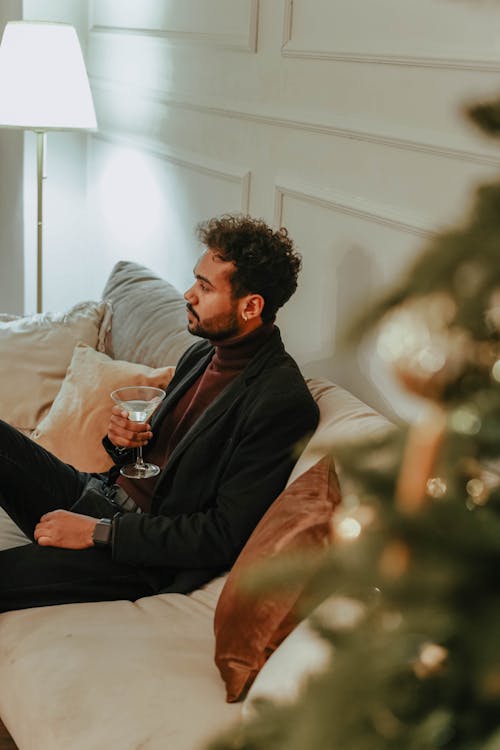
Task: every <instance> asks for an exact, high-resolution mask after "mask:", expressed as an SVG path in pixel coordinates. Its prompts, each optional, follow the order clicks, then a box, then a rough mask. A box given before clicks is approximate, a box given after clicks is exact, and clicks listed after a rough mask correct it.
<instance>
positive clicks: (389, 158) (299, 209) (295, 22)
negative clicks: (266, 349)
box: [88, 0, 500, 412]
mask: <svg viewBox="0 0 500 750" xmlns="http://www.w3.org/2000/svg"><path fill="white" fill-rule="evenodd" d="M90 21H91V28H90V33H89V58H88V65H89V70H90V73H91V76H92V85H93V90H94V95H95V99H96V103H97V106H98V113H99V120H100V127H101V132H100V134H99V135H98V136H97V137H95V138H93V145H92V154H91V163H90V175H91V183H92V187H93V197H94V198H95V202H94V208H93V210H92V217H93V222H94V223H93V231H94V235H93V242H92V252H93V253H94V256H93V257H94V260H95V262H96V263H97V262H100V263H101V266H102V268H103V269H104V270H105V271H106V272H107V271H108V270H109V269H110V268H111V265H112V263H113V262H114V261H115V260H117V259H118V258H120V257H126V258H133V259H136V260H139V261H140V260H142V261H143V262H145V263H147V264H148V265H151V266H153V267H154V268H155V269H156V270H157V271H158V272H160V273H161V274H164V275H166V276H168V277H169V278H170V279H171V280H172V281H173V282H174V283H175V284H177V285H178V286H179V287H180V288H184V287H185V286H187V285H188V284H189V283H190V275H191V268H192V265H193V262H194V259H195V257H196V254H197V252H198V250H197V248H196V245H195V243H194V241H193V234H192V228H193V226H194V225H195V224H196V222H197V221H199V220H200V219H203V218H206V217H208V216H210V215H212V214H215V213H220V212H223V211H234V210H245V211H246V210H248V211H249V212H250V213H252V214H254V215H258V216H261V217H263V218H264V219H266V220H267V221H269V222H274V223H275V224H277V225H278V224H285V225H286V226H287V227H288V228H289V229H290V232H291V234H292V236H293V237H294V238H295V239H296V241H297V243H298V245H299V247H300V249H301V250H302V253H303V258H304V270H303V273H302V277H301V285H300V288H299V291H298V292H297V295H296V297H295V298H294V299H293V300H292V301H291V302H290V303H289V305H288V306H287V307H286V308H285V310H284V311H283V313H282V314H281V315H280V321H279V322H280V324H281V326H282V329H283V330H284V333H285V335H286V338H287V342H288V345H289V348H290V350H291V352H292V353H293V354H294V355H295V356H296V357H297V359H298V360H299V362H300V363H301V365H302V366H303V368H304V371H305V372H306V373H308V374H314V375H319V374H324V375H327V376H329V377H332V378H334V379H335V380H337V382H340V383H342V384H344V385H346V386H347V387H349V388H351V389H352V390H353V391H354V392H356V393H357V394H358V395H360V396H361V397H362V398H364V399H365V400H367V401H368V402H370V403H372V404H374V405H375V406H377V407H378V408H381V409H382V410H384V411H386V412H390V402H392V401H393V395H394V394H393V391H392V387H393V386H392V385H389V386H388V383H387V380H386V378H385V376H384V375H383V374H381V369H382V368H381V366H380V365H379V363H377V362H376V361H374V360H373V358H371V357H370V359H369V360H367V359H366V357H365V358H364V359H363V357H362V356H361V355H360V354H359V353H357V352H345V351H341V350H340V347H339V338H340V335H341V333H342V331H343V329H344V327H345V324H346V322H347V321H348V320H350V319H351V316H352V314H353V313H355V312H356V311H357V310H359V308H360V307H362V306H363V305H364V304H365V303H366V302H367V301H369V300H370V299H372V298H373V297H374V295H376V294H377V293H378V292H379V291H380V289H381V287H383V286H384V285H386V284H388V283H390V282H391V281H392V280H393V279H394V277H395V276H396V275H397V274H398V273H399V271H400V269H401V268H403V267H404V266H405V265H406V264H407V262H408V259H409V258H410V257H412V256H413V255H414V254H415V253H416V252H417V251H418V249H419V248H420V247H421V246H422V243H423V242H424V241H425V239H426V238H427V237H428V236H430V235H431V234H432V232H433V231H434V230H435V229H436V228H437V227H439V226H442V225H444V224H447V223H450V222H455V221H456V220H457V219H458V218H459V217H460V216H461V215H462V213H463V210H464V207H465V206H466V205H467V203H468V199H469V195H470V191H471V188H472V186H474V185H475V184H476V183H477V182H479V181H482V180H485V179H488V178H489V177H491V176H492V175H494V174H495V173H496V172H497V169H498V166H499V164H500V154H499V152H498V151H494V150H493V147H492V146H490V145H489V144H488V143H484V142H483V141H482V140H481V139H480V137H479V136H478V135H477V134H476V133H475V132H473V130H472V128H471V127H469V126H468V125H467V124H466V122H465V120H464V119H463V117H462V116H461V107H462V105H463V103H464V102H465V101H468V100H470V99H473V98H475V97H477V96H480V95H483V94H484V95H489V94H490V93H491V92H495V91H496V90H497V89H498V86H499V83H500V76H499V73H500V51H499V48H498V43H497V38H496V36H495V34H496V29H498V28H499V23H500V5H499V4H498V3H494V2H490V1H489V0H485V1H484V2H481V3H477V2H466V1H464V2H446V3H443V2H442V0H406V2H405V3H397V4H395V3H394V0H371V2H366V0H293V2H292V0H260V2H259V0H209V1H208V0H183V2H182V3H176V2H174V0H166V1H164V2H160V1H159V0H147V1H145V0H143V1H142V2H141V3H137V2H134V1H133V0H98V1H97V2H94V3H93V7H92V10H91V14H90ZM133 148H135V149H137V151H136V152H135V153H134V152H133V151H131V150H130V149H133ZM127 149H128V151H127ZM127 160H128V161H127ZM97 286H98V285H97V279H96V284H95V291H97ZM387 387H390V389H391V391H390V393H389V394H387V393H386V394H385V396H384V395H382V394H381V393H380V388H382V389H386V388H387ZM399 408H400V407H399V406H398V409H399ZM401 408H403V407H402V406H401Z"/></svg>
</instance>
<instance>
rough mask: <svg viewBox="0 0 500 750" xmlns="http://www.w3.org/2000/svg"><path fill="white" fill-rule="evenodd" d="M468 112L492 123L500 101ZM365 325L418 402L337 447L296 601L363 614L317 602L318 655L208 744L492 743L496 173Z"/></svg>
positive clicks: (497, 553)
mask: <svg viewBox="0 0 500 750" xmlns="http://www.w3.org/2000/svg"><path fill="white" fill-rule="evenodd" d="M470 115H471V117H472V118H473V119H474V120H475V122H476V123H477V124H479V125H480V126H481V127H482V128H483V130H486V131H488V132H490V133H491V134H492V135H493V136H495V135H496V136H499V135H500V101H499V102H496V103H494V104H492V105H485V106H480V107H476V108H474V109H473V110H471V112H470ZM374 324H376V325H377V326H378V327H379V330H380V333H379V349H380V351H381V353H382V354H383V355H384V356H385V357H386V358H387V359H388V360H389V361H390V362H391V363H392V366H393V367H394V370H395V372H396V373H397V375H398V377H399V378H400V379H401V381H402V382H403V383H404V384H405V385H406V386H407V387H408V388H409V389H410V390H411V391H412V392H414V393H417V394H419V395H420V396H422V397H424V398H425V400H426V404H427V406H426V408H425V414H424V416H423V419H422V420H421V421H420V422H419V423H418V424H415V425H412V426H410V427H408V429H406V430H403V431H401V432H399V431H398V432H397V434H396V433H391V434H389V435H385V437H383V438H381V439H380V440H379V441H378V442H377V443H374V442H371V443H366V444H361V445H358V446H357V447H356V450H355V451H353V450H352V448H351V447H349V448H348V449H347V448H346V449H345V450H344V451H342V449H341V448H336V450H335V457H336V459H338V461H339V463H340V465H341V466H342V472H343V478H344V479H343V487H344V494H345V498H344V500H345V503H344V505H345V507H344V511H343V516H339V517H338V518H337V519H336V529H337V538H336V540H335V543H334V544H333V545H332V547H331V550H329V551H328V553H327V555H326V557H325V558H323V559H322V561H321V563H315V565H314V567H313V570H312V578H311V582H310V591H311V597H310V599H309V605H307V604H305V608H306V610H307V606H309V608H312V607H313V605H314V603H316V602H318V601H322V600H327V601H326V603H328V598H329V597H330V601H331V597H332V596H335V595H338V594H339V593H340V594H342V595H343V596H348V597H350V598H351V599H353V600H354V601H355V602H358V603H360V604H361V607H358V612H359V611H361V612H362V614H361V615H359V616H357V617H353V618H352V621H351V623H350V626H349V627H346V624H345V622H343V623H339V622H337V621H336V619H335V617H329V616H328V607H326V608H325V606H323V614H322V615H321V614H319V615H317V616H316V618H315V624H316V627H317V629H318V630H319V632H320V634H321V636H322V637H323V638H324V639H325V640H326V642H327V643H329V644H331V647H332V648H331V660H330V663H329V665H328V668H327V669H326V670H325V671H324V672H323V673H322V674H321V675H319V676H316V677H314V678H312V679H311V680H310V681H309V682H308V683H307V685H306V687H305V689H304V691H303V693H302V695H301V699H300V701H299V702H298V703H296V704H295V705H292V706H288V707H287V706H285V707H283V706H281V707H280V706H274V705H272V704H263V705H262V706H261V708H260V710H259V713H258V716H257V717H256V718H255V719H253V720H251V721H249V722H247V723H246V724H245V725H244V726H243V727H242V728H241V729H240V730H238V731H237V732H236V733H233V734H232V735H230V736H228V737H226V738H222V739H221V740H220V741H218V742H216V743H214V745H213V746H212V750H230V749H233V750H234V748H239V750H327V749H328V748H332V749H335V750H392V749H394V750H431V749H434V748H447V749H449V750H451V749H453V750H500V582H499V581H500V478H499V475H498V473H497V471H496V469H497V465H496V461H497V460H498V459H499V457H500V182H498V183H495V184H490V185H486V186H484V187H481V188H480V189H479V190H478V192H477V195H476V199H475V205H474V209H473V211H472V214H471V216H470V218H469V220H468V221H467V223H466V225H465V226H463V227H461V228H458V229H456V230H454V231H450V232H446V233H443V234H441V235H440V236H437V237H436V238H435V239H434V240H432V241H431V243H430V244H429V246H428V247H427V248H426V250H425V252H424V253H423V255H422V256H421V257H420V258H419V259H418V261H417V262H416V263H415V264H414V266H413V268H412V269H411V271H410V273H409V274H408V276H407V278H406V280H405V281H404V283H402V284H401V286H400V287H399V288H398V289H397V290H396V291H395V292H393V293H392V294H390V295H389V296H388V297H387V298H386V299H384V300H383V301H382V302H381V303H380V304H379V305H377V307H376V308H375V310H373V309H372V310H370V311H369V312H368V314H367V315H366V317H365V318H364V319H363V320H362V321H361V322H360V323H359V325H358V326H357V332H358V335H360V332H361V331H365V330H366V327H367V325H374ZM346 529H347V532H346ZM353 530H354V532H353ZM358 532H359V533H358ZM352 536H357V538H356V539H355V540H353V539H352V538H351V539H348V538H347V537H352ZM344 537H345V538H344ZM294 565H295V567H294ZM285 569H287V566H285ZM301 574H302V575H304V564H303V561H298V562H297V563H295V564H294V562H293V561H291V562H290V563H289V565H288V569H287V573H286V575H295V576H296V575H301ZM310 574H311V570H308V575H310ZM283 575H284V574H283V573H282V572H281V573H280V572H275V573H273V572H272V571H271V572H270V574H269V580H270V581H271V582H273V583H275V584H276V582H279V580H280V577H283ZM286 575H285V578H286ZM269 580H268V581H267V583H266V585H268V584H269ZM319 611H320V613H321V611H322V608H321V607H320V610H319ZM313 619H314V615H313Z"/></svg>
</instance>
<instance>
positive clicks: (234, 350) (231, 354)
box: [210, 323, 274, 370]
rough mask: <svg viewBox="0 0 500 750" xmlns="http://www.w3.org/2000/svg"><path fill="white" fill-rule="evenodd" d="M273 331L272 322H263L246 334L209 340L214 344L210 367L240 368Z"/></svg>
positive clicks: (220, 368)
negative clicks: (224, 339)
mask: <svg viewBox="0 0 500 750" xmlns="http://www.w3.org/2000/svg"><path fill="white" fill-rule="evenodd" d="M273 331H274V323H263V324H262V325H261V326H259V327H258V328H256V329H255V330H254V331H252V332H251V333H248V334H247V335H246V336H237V337H234V338H231V339H227V340H226V341H214V342H211V343H212V344H213V346H215V352H214V356H213V358H212V361H211V363H210V366H211V367H214V368H216V369H218V370H223V369H231V370H232V369H238V370H242V369H243V368H244V367H245V365H246V364H247V363H248V362H249V361H250V360H251V359H252V358H253V357H254V355H255V354H256V353H257V352H258V350H259V349H260V347H261V346H263V344H264V343H265V342H266V341H267V340H268V339H269V338H270V336H271V335H272V333H273Z"/></svg>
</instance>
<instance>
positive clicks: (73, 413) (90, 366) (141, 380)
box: [31, 344, 175, 471]
mask: <svg viewBox="0 0 500 750" xmlns="http://www.w3.org/2000/svg"><path fill="white" fill-rule="evenodd" d="M174 371H175V368H174V367H160V368H158V369H156V370H155V369H152V368H151V367H147V366H146V365H140V364H134V363H132V362H124V361H121V360H114V359H111V358H110V357H108V356H107V355H106V354H101V353H100V352H96V351H95V350H94V349H91V348H90V347H88V346H84V345H83V344H79V345H78V346H76V347H75V351H74V354H73V359H72V360H71V364H70V366H69V367H68V372H67V374H66V377H65V379H64V382H63V384H62V386H61V390H60V391H59V393H58V394H57V397H56V399H55V401H54V403H53V404H52V408H51V409H50V411H49V413H48V414H47V416H46V417H45V419H43V420H42V421H41V422H40V424H39V425H38V427H37V428H36V430H35V431H34V433H33V434H32V436H31V437H32V438H33V440H35V441H36V442H37V443H39V444H40V445H42V446H43V447H44V448H47V450H49V451H51V453H54V454H55V455H56V456H58V457H59V458H61V459H62V460H63V461H65V462H66V463H69V464H72V465H73V466H75V467H76V468H77V469H80V470H81V471H105V470H106V469H108V468H109V467H110V466H111V464H112V461H111V459H110V457H109V456H108V454H107V453H106V451H105V450H104V448H103V446H102V444H101V440H102V438H103V436H104V435H105V434H106V431H107V427H108V422H109V417H110V415H111V409H112V407H113V401H112V400H111V396H110V393H111V391H113V390H114V389H115V388H120V387H121V386H125V385H152V386H154V387H156V388H165V387H166V386H167V385H168V383H169V382H170V380H171V379H172V376H173V374H174Z"/></svg>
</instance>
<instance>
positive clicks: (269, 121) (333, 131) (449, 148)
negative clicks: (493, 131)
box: [91, 76, 500, 167]
mask: <svg viewBox="0 0 500 750" xmlns="http://www.w3.org/2000/svg"><path fill="white" fill-rule="evenodd" d="M91 83H92V87H95V88H96V89H99V90H103V91H105V90H106V89H107V90H110V91H111V90H112V91H119V90H120V89H123V88H124V86H123V84H121V83H120V82H119V81H113V80H111V79H109V78H107V79H105V78H99V77H97V76H91ZM132 88H133V89H134V95H135V96H136V97H141V98H143V99H146V100H148V101H150V102H153V103H156V104H158V105H161V106H164V107H173V108H176V109H184V110H188V111H192V112H199V113H200V114H209V115H214V116H216V117H223V118H226V119H237V120H242V121H246V122H253V123H256V124H261V125H268V126H271V127H278V128H289V129H292V130H301V131H303V132H305V133H316V134H319V135H329V136H335V137H337V138H347V139H348V140H356V141H363V142H366V143H374V144H378V145H380V146H388V147H390V148H397V149H402V150H403V151H418V152H421V153H427V154H431V155H433V156H437V157H443V158H446V159H455V160H461V161H466V162H470V163H473V164H483V165H487V166H493V167H500V153H499V152H498V150H497V152H495V153H493V152H492V153H489V152H487V151H484V152H482V151H474V150H472V149H469V148H467V146H466V145H465V144H464V143H463V140H462V139H458V138H457V139H455V141H456V142H455V145H453V139H449V143H450V142H451V144H452V145H444V144H440V143H430V142H426V141H423V140H417V139H413V138H411V137H405V136H404V135H396V134H391V133H382V132H377V130H376V129H375V128H374V129H373V130H370V129H363V128H361V127H359V125H358V124H357V123H356V122H355V121H354V120H352V121H351V123H348V122H346V119H345V118H338V117H337V118H336V117H335V115H332V117H331V120H333V122H331V123H321V122H317V121H316V122H315V121H312V120H300V119H295V118H293V117H288V116H280V115H277V114H272V113H271V112H268V113H264V112H257V111H255V110H254V111H253V112H252V111H247V110H241V109H236V108H229V107H223V106H218V105H217V104H209V103H204V102H201V101H199V100H198V101H194V100H193V101H190V100H188V99H180V98H177V97H173V96H169V95H168V94H165V93H164V92H162V91H158V90H154V89H147V88H145V87H142V86H141V87H139V86H137V87H132V86H130V85H129V86H127V87H126V90H127V91H128V92H130V91H131V89H132ZM335 120H337V124H335Z"/></svg>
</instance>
